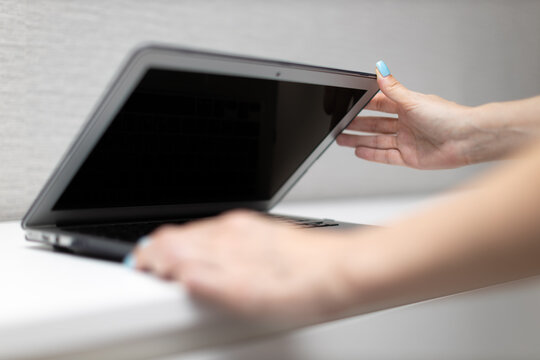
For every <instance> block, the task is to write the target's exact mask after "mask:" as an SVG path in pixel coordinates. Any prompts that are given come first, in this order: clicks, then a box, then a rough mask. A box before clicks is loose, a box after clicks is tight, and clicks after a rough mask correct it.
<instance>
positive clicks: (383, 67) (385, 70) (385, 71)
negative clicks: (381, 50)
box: [375, 60, 390, 77]
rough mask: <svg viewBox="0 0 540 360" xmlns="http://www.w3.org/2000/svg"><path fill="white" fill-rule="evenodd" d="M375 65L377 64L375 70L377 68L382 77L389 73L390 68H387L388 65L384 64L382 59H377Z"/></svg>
mask: <svg viewBox="0 0 540 360" xmlns="http://www.w3.org/2000/svg"><path fill="white" fill-rule="evenodd" d="M375 65H376V66H377V70H379V72H380V73H381V75H382V77H387V76H388V75H390V69H389V68H388V66H386V63H385V62H384V61H382V60H379V61H377V64H375Z"/></svg>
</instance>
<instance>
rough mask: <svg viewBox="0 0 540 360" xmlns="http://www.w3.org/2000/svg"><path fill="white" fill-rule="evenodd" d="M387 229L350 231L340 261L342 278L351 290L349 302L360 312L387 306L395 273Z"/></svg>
mask: <svg viewBox="0 0 540 360" xmlns="http://www.w3.org/2000/svg"><path fill="white" fill-rule="evenodd" d="M385 230H386V229H381V228H368V229H361V230H356V231H353V232H350V233H348V234H347V236H349V238H348V239H346V246H345V247H344V252H343V256H342V259H343V261H342V262H341V269H342V274H341V276H342V278H343V279H345V281H346V284H345V285H346V287H347V288H348V289H349V290H350V291H349V301H348V303H349V306H350V307H354V308H358V309H360V310H361V312H364V311H373V310H376V309H378V308H379V307H381V308H382V307H386V305H384V304H386V303H387V302H388V301H389V300H390V301H391V298H392V296H391V294H390V293H389V292H390V291H394V290H395V288H396V283H395V280H396V278H397V277H396V276H395V274H393V272H394V270H393V269H394V264H392V261H391V259H390V258H391V256H392V255H391V254H392V252H391V251H390V248H389V246H388V245H389V244H388V241H387V240H388V238H385V237H384V233H385Z"/></svg>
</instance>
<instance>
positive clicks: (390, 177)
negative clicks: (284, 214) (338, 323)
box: [0, 0, 540, 219]
mask: <svg viewBox="0 0 540 360" xmlns="http://www.w3.org/2000/svg"><path fill="white" fill-rule="evenodd" d="M539 19H540V1H516V0H513V1H511V0H507V1H444V0H439V1H405V0H387V1H384V0H378V1H353V0H349V1H347V0H335V1H315V0H296V1H295V0H286V1H285V0H273V1H256V0H230V1H218V0H213V1H212V0H205V1H197V0H190V1H187V0H184V1H181V0H180V1H166V0H157V1H151V2H150V1H130V0H94V1H91V2H90V1H51V0H42V1H31V0H30V1H25V2H21V1H17V0H0V114H1V115H0V116H1V117H0V139H1V140H0V219H7V218H17V217H20V216H21V215H22V214H23V212H24V211H25V209H26V208H27V207H28V206H29V204H30V202H31V200H32V198H33V197H34V196H35V195H36V193H37V191H38V190H39V188H40V187H41V186H42V184H43V182H44V181H45V179H46V178H47V176H48V175H49V173H50V171H51V170H52V168H53V167H54V165H55V164H56V163H57V162H58V160H59V158H60V156H61V154H62V153H63V152H64V150H65V149H66V147H67V145H68V144H69V142H70V141H71V139H72V137H73V136H74V135H75V133H76V132H77V130H78V128H79V127H80V126H81V124H82V122H83V121H84V120H85V118H86V116H87V115H88V114H89V112H90V110H91V108H92V107H93V105H94V104H95V103H96V101H97V99H98V97H99V96H100V94H101V93H102V92H103V90H104V88H105V86H106V85H107V83H108V81H109V80H110V79H111V77H112V76H113V74H114V73H115V71H116V70H117V69H118V67H119V65H120V64H121V62H122V60H123V59H124V57H125V55H126V54H127V53H128V51H129V50H130V49H132V48H133V47H134V46H136V45H137V44H139V43H141V42H144V41H159V42H167V43H172V44H180V45H188V46H196V47H201V48H208V49H216V50H224V51H228V52H235V53H241V54H248V55H256V56H264V57H271V58H277V59H283V60H290V61H297V62H304V63H310V64H317V65H323V66H331V67H338V68H346V69H353V70H360V71H373V69H374V64H375V62H376V61H377V60H379V59H381V58H382V59H384V60H386V62H387V64H388V65H389V66H390V69H391V70H392V72H393V73H394V75H396V76H397V77H398V78H399V79H400V80H401V81H402V82H403V83H405V84H406V85H407V86H409V87H411V88H412V89H415V90H418V91H422V92H428V93H436V94H438V95H441V96H443V97H446V98H449V99H452V100H455V101H458V102H461V103H465V104H470V105H474V104H480V103H483V102H488V101H494V100H504V99H516V98H521V97H526V96H531V95H534V94H538V93H540V40H539V39H540V21H539ZM474 172H475V169H474V168H469V169H460V170H451V171H430V172H419V171H414V170H410V169H402V168H393V167H388V166H383V165H377V164H368V163H365V162H363V161H360V160H358V159H355V158H354V156H353V154H352V152H351V151H350V150H348V149H341V148H338V147H336V146H332V147H331V148H330V149H329V151H328V152H327V153H326V154H325V155H323V156H322V157H321V159H320V160H319V161H318V163H316V164H315V165H314V166H313V168H312V169H311V170H310V172H309V173H308V174H307V175H306V176H305V178H304V179H303V180H302V181H301V182H300V183H299V184H298V185H297V187H296V188H295V189H294V190H293V191H292V192H291V194H290V198H307V197H326V196H347V195H351V194H356V195H372V194H381V193H404V192H413V191H435V190H440V189H443V188H446V187H448V186H450V185H452V184H454V183H456V182H459V181H461V180H462V179H463V178H465V177H467V176H470V175H471V174H472V173H474Z"/></svg>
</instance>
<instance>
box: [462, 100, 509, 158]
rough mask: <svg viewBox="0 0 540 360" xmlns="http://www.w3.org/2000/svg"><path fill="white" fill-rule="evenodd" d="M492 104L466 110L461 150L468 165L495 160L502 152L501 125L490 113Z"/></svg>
mask: <svg viewBox="0 0 540 360" xmlns="http://www.w3.org/2000/svg"><path fill="white" fill-rule="evenodd" d="M490 106H491V104H486V105H480V106H474V107H467V108H466V109H465V110H464V114H463V117H464V127H465V131H464V132H463V137H462V139H461V151H462V154H463V158H464V159H465V164H466V165H471V164H477V163H481V162H485V161H490V160H493V159H494V158H496V157H497V155H498V154H499V153H500V149H499V148H500V147H501V142H500V141H497V139H498V137H500V135H501V130H502V129H500V126H498V124H497V122H496V121H495V119H494V118H493V117H492V116H491V115H490V113H491V112H492V110H491V109H490Z"/></svg>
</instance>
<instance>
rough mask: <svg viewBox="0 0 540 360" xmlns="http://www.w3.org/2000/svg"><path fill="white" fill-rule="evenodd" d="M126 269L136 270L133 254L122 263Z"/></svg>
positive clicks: (128, 255) (127, 256)
mask: <svg viewBox="0 0 540 360" xmlns="http://www.w3.org/2000/svg"><path fill="white" fill-rule="evenodd" d="M122 263H123V264H124V266H125V267H127V268H130V269H134V268H135V258H134V257H133V253H129V254H127V255H126V257H125V258H124V261H122Z"/></svg>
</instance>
